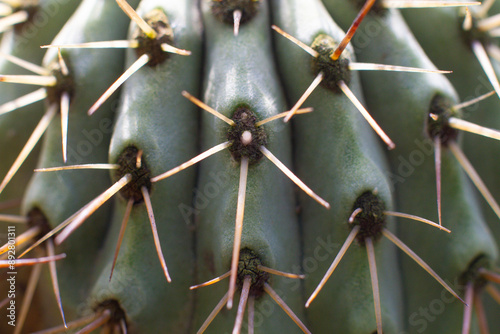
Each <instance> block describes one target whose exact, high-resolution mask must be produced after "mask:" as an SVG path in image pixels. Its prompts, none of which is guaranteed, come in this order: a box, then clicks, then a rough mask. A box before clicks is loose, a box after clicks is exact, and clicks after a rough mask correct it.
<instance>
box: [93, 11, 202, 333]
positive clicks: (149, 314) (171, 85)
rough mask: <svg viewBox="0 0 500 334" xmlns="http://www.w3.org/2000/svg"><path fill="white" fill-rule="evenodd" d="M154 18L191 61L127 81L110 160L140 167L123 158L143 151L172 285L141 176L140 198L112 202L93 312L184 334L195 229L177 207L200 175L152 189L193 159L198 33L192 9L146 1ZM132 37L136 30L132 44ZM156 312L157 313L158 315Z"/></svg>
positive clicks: (179, 60) (174, 59)
mask: <svg viewBox="0 0 500 334" xmlns="http://www.w3.org/2000/svg"><path fill="white" fill-rule="evenodd" d="M153 10H160V11H162V12H163V13H165V14H166V16H167V18H168V21H169V23H170V25H171V27H172V28H173V36H174V43H173V44H174V45H175V46H177V47H182V48H186V49H188V50H190V51H192V55H191V56H189V57H183V56H179V55H170V56H168V58H167V59H166V60H165V61H164V62H162V63H160V64H158V65H153V66H145V67H144V68H142V69H141V70H139V71H138V72H137V73H135V74H134V75H133V76H132V77H131V78H129V80H127V82H126V83H125V86H124V88H123V92H122V97H121V104H120V108H119V111H118V118H117V121H116V125H115V130H114V132H113V136H112V141H111V147H110V158H109V159H110V162H111V163H118V164H120V165H122V166H124V165H125V164H128V165H129V167H130V166H135V160H134V161H133V162H130V161H128V162H125V161H124V158H125V156H126V155H125V152H128V158H133V159H135V157H136V155H137V154H138V152H139V150H142V151H143V155H142V167H143V169H142V170H139V173H144V177H143V178H142V180H143V181H144V182H145V184H149V185H150V188H149V189H148V190H149V192H150V196H151V202H152V207H153V210H154V216H155V219H156V223H157V226H158V227H157V228H158V234H159V237H160V240H162V242H161V247H162V249H163V253H164V255H165V261H166V264H167V266H168V269H169V272H170V273H171V276H172V282H171V283H167V280H166V278H165V275H164V273H163V271H162V268H161V266H160V262H159V261H158V255H157V253H156V250H155V243H154V241H153V236H152V233H151V226H150V222H149V220H148V213H147V210H146V205H145V203H144V201H143V198H142V194H141V191H140V187H139V186H138V185H139V184H140V182H142V181H141V178H139V176H138V179H134V180H133V181H132V183H136V184H135V185H134V184H132V187H131V188H130V189H133V188H134V187H135V190H138V191H139V195H138V196H137V198H136V194H132V193H131V191H133V190H130V189H129V190H128V192H127V191H125V192H122V193H121V194H120V196H119V198H118V199H117V200H116V202H115V204H116V206H115V210H114V218H113V227H112V230H111V231H110V233H109V234H108V235H109V237H108V239H107V241H106V245H105V246H104V251H103V261H102V269H101V272H100V277H99V280H98V282H97V284H96V285H95V286H94V289H93V293H92V296H91V298H90V299H89V301H88V305H89V307H90V308H91V309H93V310H94V311H95V310H97V309H98V307H99V306H103V305H104V304H105V303H106V302H109V301H116V302H118V304H119V306H120V307H121V309H122V310H123V311H124V312H125V317H126V321H127V325H128V328H129V329H130V330H131V331H135V332H138V333H153V332H165V331H166V332H168V333H186V332H187V330H188V328H189V327H190V317H191V312H192V296H191V295H190V294H189V293H187V292H188V290H189V289H188V288H189V285H190V284H191V283H193V279H192V276H193V268H194V254H193V252H192V243H193V242H192V235H191V223H192V221H191V220H190V219H185V216H184V215H183V213H182V211H181V210H180V208H179V205H180V204H181V203H183V204H186V205H190V204H191V200H192V190H191V189H193V188H194V181H195V179H194V177H195V174H194V170H190V171H186V172H183V173H180V174H179V175H175V176H173V177H172V178H170V179H168V180H165V181H161V182H158V183H153V184H152V185H151V183H150V177H152V176H156V175H158V174H160V173H161V172H164V171H165V170H169V169H171V168H173V167H175V166H177V165H179V164H180V163H181V162H183V161H185V160H187V159H188V158H190V157H192V156H193V155H195V153H196V145H197V141H198V137H197V136H196V130H197V118H198V117H197V110H196V107H195V106H194V105H192V104H191V102H189V101H188V100H186V99H184V98H183V97H182V95H181V90H182V89H188V90H190V91H193V92H196V91H198V89H199V86H198V85H199V84H198V83H199V80H200V79H199V74H200V65H199V64H200V55H201V30H200V26H199V24H198V22H199V18H198V15H197V14H196V13H197V9H196V7H195V6H194V2H192V1H188V2H182V3H181V2H178V3H171V4H165V3H164V2H162V1H156V2H155V1H143V2H141V4H140V5H139V7H138V13H139V14H140V15H141V16H146V15H147V14H148V13H151V12H152V11H153ZM156 13H158V12H156ZM135 29H137V27H136V26H135V24H134V25H132V30H131V32H130V36H132V34H134V31H135ZM137 57H138V56H137V55H136V54H135V52H134V50H131V51H130V52H129V53H128V56H127V63H128V65H130V64H131V63H132V62H134V61H135V60H136V59H137ZM145 87H149V88H150V89H144V88H145ZM142 167H141V168H142ZM125 172H130V173H136V172H134V171H132V170H130V171H124V170H123V167H122V168H120V169H119V172H118V173H115V174H114V175H113V176H112V177H113V180H115V181H116V180H118V179H119V178H120V177H122V176H123V175H118V174H124V173H125ZM134 175H139V174H134ZM131 198H133V199H132V200H133V201H134V204H133V206H132V211H131V215H130V219H129V222H128V225H127V229H126V231H125V235H124V241H123V246H122V247H121V250H120V253H119V256H118V260H117V263H116V267H115V269H114V274H113V277H112V279H111V281H110V272H111V265H112V262H113V254H114V250H115V248H116V244H117V238H118V234H119V233H118V232H119V226H120V225H121V222H122V219H123V216H124V212H125V207H126V204H127V201H129V200H130V199H131ZM130 289H132V290H130ZM152 305H158V307H155V308H154V310H153V309H152V308H151V306H152ZM160 319H161V321H160Z"/></svg>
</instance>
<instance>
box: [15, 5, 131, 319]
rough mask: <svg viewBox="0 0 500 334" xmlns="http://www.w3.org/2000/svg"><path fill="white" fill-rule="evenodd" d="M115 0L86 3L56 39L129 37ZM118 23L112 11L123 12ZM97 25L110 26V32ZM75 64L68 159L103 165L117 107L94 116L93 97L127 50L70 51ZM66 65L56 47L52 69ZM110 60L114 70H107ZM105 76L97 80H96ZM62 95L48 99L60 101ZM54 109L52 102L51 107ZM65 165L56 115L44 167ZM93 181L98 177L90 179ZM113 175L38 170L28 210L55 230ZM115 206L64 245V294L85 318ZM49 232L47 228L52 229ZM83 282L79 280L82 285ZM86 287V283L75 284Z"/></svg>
mask: <svg viewBox="0 0 500 334" xmlns="http://www.w3.org/2000/svg"><path fill="white" fill-rule="evenodd" d="M120 11H121V10H120V9H119V7H118V6H116V4H115V3H111V2H106V1H102V0H87V1H84V2H83V3H82V4H81V6H80V7H79V8H78V9H77V11H76V12H75V14H74V15H73V16H72V18H71V19H70V20H69V21H68V22H67V24H66V25H65V27H64V28H63V29H62V30H61V32H60V33H59V34H58V36H57V37H56V38H55V40H54V42H53V43H54V44H68V43H83V42H89V41H94V40H96V39H99V38H107V39H123V38H124V37H125V36H126V27H127V22H128V20H127V17H126V16H125V15H122V16H120V14H119V12H120ZM115 16H116V18H115V19H114V20H113V22H112V24H111V22H110V21H109V17H115ZM96 27H100V28H101V29H103V30H104V33H103V32H102V31H100V30H98V29H96ZM63 58H64V60H65V62H66V63H67V64H68V67H69V68H68V69H69V72H70V74H69V76H70V77H71V79H72V80H71V81H72V82H73V83H74V86H73V87H72V88H71V90H72V94H71V97H70V101H71V105H70V111H69V131H68V161H67V162H68V164H84V163H100V162H102V161H105V160H106V159H107V155H108V147H109V141H110V137H111V132H112V127H113V118H114V110H113V109H114V105H113V103H112V101H110V102H109V103H106V104H104V105H103V106H102V107H101V110H100V114H99V115H96V116H94V117H89V116H88V115H87V110H88V108H89V106H90V105H89V104H90V103H89V102H90V101H93V100H95V99H97V98H98V97H99V95H100V94H101V93H102V92H103V91H104V90H105V89H106V88H107V87H108V86H109V85H110V84H111V83H112V82H113V80H114V78H115V77H116V76H117V75H119V73H120V72H121V68H122V64H123V59H124V55H123V52H121V51H119V50H114V51H109V50H93V51H89V50H81V49H69V50H67V51H63ZM57 63H58V58H57V52H55V49H51V50H50V51H49V52H48V53H47V55H46V57H45V59H44V65H45V66H46V67H47V68H50V67H51V66H54V65H55V64H57ZM102 66H104V67H105V68H106V69H107V71H106V72H103V71H102ZM97 77H98V78H99V80H97V81H96V79H95V78H97ZM58 100H59V97H57V99H56V100H50V101H47V103H46V104H47V105H56V106H57V105H58V104H59V101H58ZM48 108H50V107H48ZM62 165H64V162H63V157H62V153H61V121H60V119H58V118H56V119H55V120H53V122H52V123H51V125H50V126H49V128H48V129H47V133H46V134H45V137H44V145H43V149H42V152H41V155H40V159H39V162H38V167H54V166H62ZM89 180H92V182H89ZM109 185H110V181H109V176H108V174H107V173H106V172H105V171H104V172H103V171H93V170H78V171H60V172H44V173H36V174H35V175H34V176H33V178H32V180H31V183H30V185H29V187H28V191H27V192H26V196H25V198H24V204H23V211H24V213H25V214H29V213H30V212H32V210H40V211H41V213H42V214H43V215H44V216H45V219H46V223H47V224H48V226H46V228H48V229H52V228H54V227H56V226H57V225H59V224H60V223H61V222H63V221H64V220H66V219H67V218H68V217H70V216H71V215H72V214H73V213H75V212H76V211H78V210H79V209H80V208H81V207H83V206H84V205H85V204H87V203H88V202H90V201H91V200H92V199H93V198H94V197H95V196H97V195H98V194H99V193H100V192H102V188H103V187H106V186H109ZM110 216H111V207H110V206H109V205H108V206H106V207H105V208H102V209H101V210H99V211H97V212H96V213H95V215H93V216H91V217H90V218H89V221H87V222H86V224H85V225H84V226H83V227H82V228H80V229H78V230H77V231H76V232H75V235H74V236H72V237H70V238H69V240H67V241H66V242H64V243H63V245H62V246H61V247H60V248H58V250H59V251H61V252H66V253H67V255H68V258H67V259H66V261H63V262H61V263H60V264H58V267H59V276H60V287H61V291H62V300H63V302H64V305H65V306H66V307H65V309H66V310H67V312H68V316H69V317H70V318H74V317H75V316H77V312H78V311H79V310H78V307H79V306H80V304H81V303H82V302H83V301H84V300H85V299H86V298H87V297H88V292H89V289H90V286H91V284H92V283H93V279H95V277H92V275H91V274H89V268H92V267H93V266H94V265H95V261H96V256H97V254H98V251H99V249H100V247H101V245H102V243H103V241H104V238H105V235H106V231H107V228H108V226H109V223H108V222H109V220H110ZM45 232H46V231H45ZM76 282H78V283H76ZM75 284H76V286H78V288H75Z"/></svg>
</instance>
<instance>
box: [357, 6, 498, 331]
mask: <svg viewBox="0 0 500 334" xmlns="http://www.w3.org/2000/svg"><path fill="white" fill-rule="evenodd" d="M371 20H377V24H378V26H379V27H381V31H380V34H379V35H378V37H374V38H373V39H372V40H371V43H370V44H369V45H365V47H364V48H362V49H360V51H359V53H358V55H359V58H360V59H361V60H362V61H366V62H375V63H377V62H378V63H380V62H385V63H391V64H397V65H404V66H413V67H420V68H428V69H432V68H433V65H432V64H431V63H430V61H429V60H428V58H427V57H426V56H425V54H424V53H423V52H422V49H421V48H420V47H419V46H418V45H417V43H416V41H415V40H414V39H413V37H412V35H411V33H410V32H409V30H407V27H406V26H405V24H404V22H403V20H402V18H401V16H400V14H399V13H398V12H396V11H392V10H390V11H385V12H383V13H382V14H380V16H378V17H375V16H370V17H368V18H367V22H366V24H367V25H368V24H370V22H371ZM405 30H406V32H405ZM388 45H390V50H391V52H387V50H389V49H388ZM384 75H386V74H379V73H363V74H362V80H363V83H364V85H363V86H364V87H365V97H366V99H367V102H368V105H369V107H370V109H371V110H372V111H373V113H374V114H375V115H376V117H377V119H380V122H381V124H382V127H384V128H387V131H388V133H389V136H391V137H392V138H393V139H394V141H395V142H396V145H397V147H396V149H395V150H394V151H392V152H390V154H389V158H390V162H391V165H392V166H391V167H392V170H393V172H394V173H395V174H396V175H395V178H394V180H395V183H396V193H397V196H398V207H399V210H401V211H402V212H405V213H411V214H416V215H420V216H425V218H430V219H434V220H437V209H436V208H437V205H436V195H435V193H436V190H435V189H436V179H435V169H434V159H433V151H434V150H433V142H432V139H431V138H430V137H429V135H428V134H427V133H426V132H427V131H428V129H427V125H426V123H427V119H428V118H429V112H430V110H431V109H430V108H431V104H432V103H433V99H434V98H435V97H436V96H437V95H439V96H443V97H445V99H447V100H448V101H450V103H451V104H456V103H457V98H456V93H454V90H453V88H452V87H451V85H450V84H449V83H448V82H447V81H446V79H445V78H444V77H442V76H440V75H437V74H433V75H429V74H422V75H420V74H415V75H412V80H409V78H408V76H409V75H410V74H405V73H402V74H395V75H394V74H391V75H390V78H387V79H385V78H384V77H383V76H384ZM377 83H378V84H377ZM389 85H390V91H391V94H390V95H387V94H383V93H382V91H381V89H380V88H381V87H384V88H385V89H387V87H388V86H389ZM395 97H397V98H395ZM401 129H405V131H404V132H402V131H401ZM451 140H452V141H455V140H456V139H455V138H451ZM442 217H443V224H444V225H445V226H446V227H448V228H449V229H450V230H451V231H452V233H451V234H449V235H444V234H443V232H438V231H430V230H429V228H428V227H426V226H418V224H408V223H407V222H401V228H400V234H401V236H402V239H403V240H404V241H407V243H408V246H409V247H410V248H411V249H413V250H414V251H415V252H416V253H418V254H419V255H421V256H422V258H423V259H424V261H426V262H427V263H428V264H429V265H430V266H431V267H432V268H434V269H435V270H436V271H437V273H438V274H440V275H442V277H444V278H445V279H448V280H450V281H451V282H452V285H453V286H454V287H455V289H457V288H460V286H459V283H458V282H457V280H458V279H459V277H461V276H462V274H464V273H465V272H466V271H467V270H468V268H469V266H470V265H471V263H472V262H473V261H475V260H477V259H478V258H479V257H482V256H485V257H486V258H487V259H488V260H489V261H490V262H491V261H494V260H495V259H496V256H497V250H496V245H495V242H494V240H493V239H492V237H491V234H490V233H489V231H488V229H487V226H486V224H485V222H484V220H483V219H482V215H481V212H480V209H479V207H478V205H477V200H476V199H475V197H474V193H473V189H472V188H471V187H470V184H469V183H468V181H467V179H466V175H465V174H464V172H463V171H462V170H461V167H460V165H459V164H458V163H457V161H456V160H455V158H454V157H453V156H452V154H451V152H450V151H449V150H448V149H447V148H446V143H444V147H443V151H442ZM421 240H426V243H425V245H424V244H422V243H421ZM429 245H435V246H432V247H430V246H429ZM403 269H404V272H405V273H406V274H405V275H404V283H405V289H406V294H407V309H408V312H409V314H408V315H409V320H410V329H411V330H412V331H414V330H417V331H419V330H426V331H430V332H436V333H439V332H442V331H450V330H451V331H452V332H456V331H458V330H459V328H461V325H462V321H461V319H462V317H463V305H462V304H461V303H459V302H456V301H455V302H453V301H452V300H451V299H450V297H449V296H448V295H447V294H446V292H442V291H444V289H443V288H442V287H440V286H439V285H437V284H436V283H432V282H431V280H430V278H429V276H428V275H427V274H426V273H425V272H423V271H417V270H416V267H415V264H413V263H412V262H411V261H410V260H406V259H404V260H403ZM410 273H411V274H410ZM423 281H425V282H427V283H426V284H428V286H429V287H428V288H427V289H426V290H425V291H420V290H417V288H416V287H417V286H418V285H419V284H422V283H421V282H423ZM445 294H446V295H445ZM437 296H440V297H437ZM436 298H446V300H447V303H449V305H448V304H445V302H444V301H441V300H439V301H441V302H442V303H441V304H443V305H446V306H445V307H443V308H444V310H439V312H440V313H439V319H440V321H430V319H425V318H423V317H422V315H421V314H419V313H418V312H419V311H418V308H419V307H421V306H422V305H429V303H431V302H432V301H433V300H435V299H436ZM441 304H440V305H441ZM421 320H422V321H421Z"/></svg>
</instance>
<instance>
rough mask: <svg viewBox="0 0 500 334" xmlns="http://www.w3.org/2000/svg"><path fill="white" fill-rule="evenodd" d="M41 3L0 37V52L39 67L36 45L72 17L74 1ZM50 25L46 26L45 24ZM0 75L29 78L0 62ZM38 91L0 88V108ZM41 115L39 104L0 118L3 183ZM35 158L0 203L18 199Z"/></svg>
mask: <svg viewBox="0 0 500 334" xmlns="http://www.w3.org/2000/svg"><path fill="white" fill-rule="evenodd" d="M61 2H62V1H57V0H41V1H40V2H39V6H38V9H37V10H36V11H35V14H34V15H33V16H32V18H31V20H29V21H28V22H26V23H24V24H21V25H19V26H17V27H16V28H15V29H11V30H9V31H6V32H5V33H4V34H3V35H2V36H1V37H2V40H1V44H0V52H2V53H4V54H8V55H12V56H16V57H19V58H22V59H24V60H27V61H29V62H32V63H34V64H37V65H40V64H41V62H42V57H43V55H44V53H45V52H44V50H42V49H40V45H45V44H48V43H50V42H51V41H52V39H53V38H54V36H55V35H56V34H57V32H58V31H59V30H60V28H61V26H62V25H63V24H64V22H66V20H67V19H68V17H69V16H70V15H71V14H72V13H73V11H74V9H75V8H76V6H77V5H78V1H74V0H71V1H64V3H63V4H61ZM49 22H50V24H49ZM0 74H2V75H6V74H14V75H18V74H32V73H31V72H28V71H27V70H24V69H22V68H21V67H19V66H17V65H15V64H13V63H11V62H9V61H7V60H6V59H5V58H3V57H1V58H0ZM36 89H38V88H36V87H35V88H34V87H33V86H31V85H19V84H2V93H1V94H0V105H3V104H4V103H7V102H10V101H13V100H15V99H17V98H19V97H21V96H23V95H25V94H28V93H31V92H33V91H35V90H36ZM42 114H43V104H41V103H35V104H32V105H29V106H26V107H23V108H20V109H19V110H16V111H14V112H11V113H8V114H4V115H0V143H1V146H2V149H1V154H2V159H0V178H1V179H3V178H4V176H5V175H6V174H7V172H8V170H9V169H10V167H11V165H12V163H13V162H14V160H15V159H16V157H17V155H18V154H19V152H20V151H21V149H22V148H23V146H24V144H25V143H26V141H27V140H28V137H29V136H30V134H31V132H32V131H33V129H34V128H35V126H36V124H37V123H38V121H39V119H40V117H41V116H42ZM36 161H37V154H36V153H35V154H32V155H31V157H29V158H28V161H27V162H26V163H25V164H24V166H23V167H22V168H21V170H20V171H19V172H18V175H17V177H15V178H14V182H13V183H12V184H10V185H7V187H6V188H5V190H4V191H2V193H1V194H0V201H1V202H3V201H7V200H9V199H21V198H22V197H23V193H24V190H25V189H26V185H27V182H28V180H29V178H30V177H31V175H32V171H33V168H34V167H35V165H36Z"/></svg>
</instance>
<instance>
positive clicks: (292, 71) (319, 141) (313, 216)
mask: <svg viewBox="0 0 500 334" xmlns="http://www.w3.org/2000/svg"><path fill="white" fill-rule="evenodd" d="M274 5H275V7H274V8H275V11H274V14H275V22H276V24H277V25H278V26H280V27H281V28H282V29H283V30H285V31H286V32H288V33H290V34H291V35H292V36H294V37H296V38H298V39H299V40H300V41H302V42H305V43H306V44H308V45H311V44H312V43H313V41H314V40H315V38H316V37H317V36H318V35H319V34H320V33H323V34H328V35H330V36H332V37H333V38H334V39H335V40H336V41H337V42H339V41H340V40H341V39H342V37H343V36H344V33H343V32H342V31H341V30H340V28H339V27H338V26H337V25H336V24H335V23H333V21H332V20H331V19H330V16H329V15H328V14H327V13H326V9H325V8H324V7H323V5H322V4H320V3H315V4H314V6H312V5H311V3H307V4H305V3H301V2H300V1H295V2H294V3H293V5H292V4H290V3H289V2H285V1H275V2H274ZM278 8H279V10H278ZM311 22H315V24H314V25H313V24H311ZM276 38H277V41H276V43H277V51H278V59H279V64H280V65H281V72H282V73H283V76H284V78H285V79H284V82H285V86H286V88H287V89H286V92H287V93H288V94H289V98H290V99H291V100H292V101H296V100H297V99H298V98H299V97H300V95H301V94H302V93H303V92H304V91H305V89H306V88H307V86H308V85H309V84H310V82H312V80H313V78H314V74H313V73H311V69H310V62H311V59H312V58H311V56H310V55H308V54H307V53H305V52H304V51H303V50H301V49H299V48H298V47H297V46H295V45H293V44H292V43H290V42H289V41H287V40H285V39H284V38H282V37H276ZM346 54H352V50H351V49H348V50H346V51H344V55H346ZM350 60H351V61H354V58H353V56H351V58H350ZM349 86H350V87H351V90H352V91H353V92H355V95H356V96H358V98H359V99H360V101H363V99H362V91H361V86H360V83H359V79H358V76H357V75H356V73H352V77H351V81H350V84H349ZM305 105H306V106H311V107H313V108H314V112H313V113H312V114H310V115H304V116H302V117H297V118H296V119H295V120H294V122H295V123H294V125H295V130H296V131H295V136H296V139H295V143H296V144H295V153H296V155H295V160H296V163H297V167H298V172H299V175H300V177H302V178H303V180H304V181H305V182H306V183H307V184H310V185H311V186H312V187H313V188H314V189H316V188H317V190H318V192H319V193H320V194H328V197H327V199H328V200H329V201H330V203H331V205H332V208H331V210H328V211H327V210H323V209H322V208H321V207H319V206H318V205H316V204H315V203H311V202H310V201H308V200H307V198H306V199H305V201H301V208H302V211H301V218H302V221H303V224H304V226H303V229H304V262H303V265H304V270H305V272H306V274H308V278H307V280H306V291H307V295H311V293H312V292H313V290H314V289H315V288H316V286H317V284H318V283H319V282H320V280H321V279H322V277H323V275H324V274H325V272H326V270H327V269H328V267H329V266H330V264H331V262H332V261H333V259H334V257H335V255H336V253H337V251H338V250H339V248H340V247H339V246H340V245H342V244H343V243H344V241H345V240H346V238H347V235H348V234H349V231H350V228H349V227H348V220H349V216H350V215H351V214H352V212H353V210H354V209H355V208H353V206H354V204H355V202H356V200H357V198H358V197H359V196H361V195H362V194H363V193H365V192H371V191H377V192H378V195H379V196H380V198H382V199H383V201H384V202H385V204H386V205H387V207H388V208H389V207H390V206H392V198H391V193H390V190H389V184H388V181H387V180H386V178H385V176H384V174H383V173H384V171H385V170H386V169H387V166H386V162H385V157H384V156H383V152H382V150H381V149H380V147H379V142H378V141H377V140H378V139H377V138H376V137H375V136H374V132H373V130H372V129H371V128H370V127H369V126H368V124H367V123H366V121H365V120H364V119H363V118H362V116H361V114H360V113H359V112H358V111H357V110H356V108H355V107H354V105H353V104H352V102H351V101H349V99H348V98H347V97H346V96H345V95H344V94H342V93H341V92H335V91H331V90H328V89H325V88H323V87H320V88H317V89H316V91H315V92H314V93H313V94H312V95H311V97H310V98H308V99H307V101H306V103H305ZM340 162H341V163H340ZM324 166H328V167H327V168H326V169H325V168H324ZM315 170H323V172H322V173H320V174H318V173H315V172H313V171H315ZM301 199H302V200H303V199H304V198H303V196H301ZM351 226H352V225H351ZM377 241H378V242H376V252H377V266H378V272H379V282H380V290H381V299H382V309H383V319H382V323H383V325H384V330H385V331H387V332H389V333H392V332H398V331H400V330H401V329H402V320H401V319H402V313H401V311H400V310H401V305H402V300H401V299H400V298H399V294H398V293H397V291H398V290H399V289H400V282H399V276H398V266H397V259H396V257H395V253H394V249H393V247H392V246H390V245H388V243H387V241H386V240H377ZM325 242H326V243H325ZM324 245H328V247H326V249H322V247H324ZM331 245H333V246H331ZM351 248H352V249H350V250H348V252H347V254H346V255H345V257H344V258H343V260H342V262H341V264H340V265H339V268H338V269H337V270H336V271H335V272H334V273H333V275H332V277H331V278H330V280H329V282H328V283H327V284H326V285H325V287H324V288H323V289H322V291H321V292H320V293H319V295H318V297H317V298H316V299H315V300H314V301H313V302H312V304H311V306H310V308H309V309H308V316H309V319H310V322H311V329H312V330H313V331H314V332H318V333H320V332H324V331H325V330H327V329H328V330H329V331H331V330H334V331H336V332H337V331H338V332H341V333H372V332H373V331H374V330H376V325H375V314H374V306H373V294H372V285H371V280H370V273H369V265H368V258H367V253H366V249H365V246H364V245H361V244H360V245H358V244H357V243H355V245H352V246H351ZM320 250H321V253H320ZM325 252H326V256H324V253H325ZM320 254H321V255H320ZM319 256H321V257H320V258H319ZM360 314H363V315H364V316H363V317H362V318H360V316H359V315H360Z"/></svg>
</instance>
